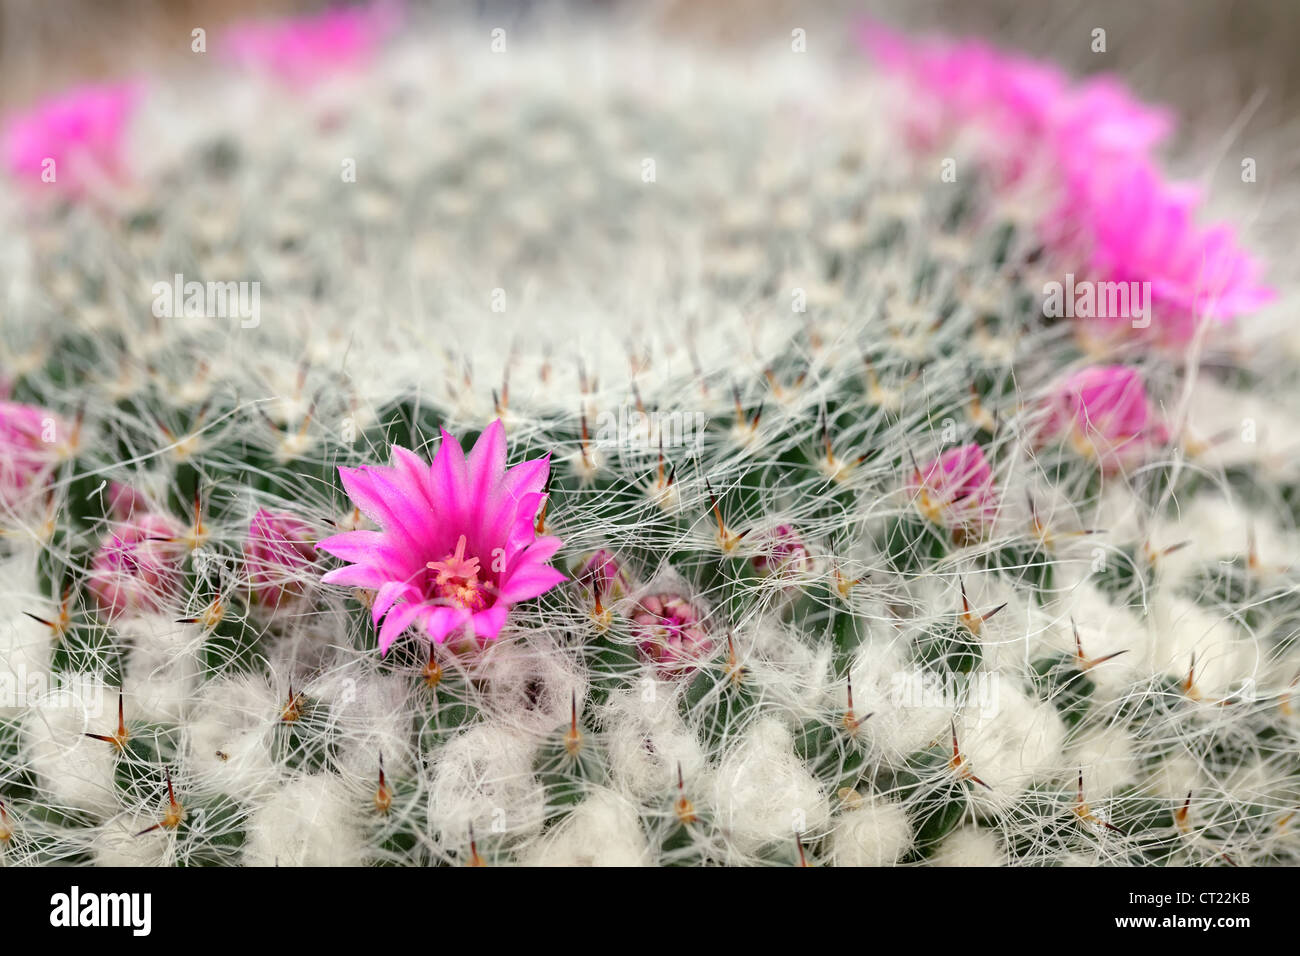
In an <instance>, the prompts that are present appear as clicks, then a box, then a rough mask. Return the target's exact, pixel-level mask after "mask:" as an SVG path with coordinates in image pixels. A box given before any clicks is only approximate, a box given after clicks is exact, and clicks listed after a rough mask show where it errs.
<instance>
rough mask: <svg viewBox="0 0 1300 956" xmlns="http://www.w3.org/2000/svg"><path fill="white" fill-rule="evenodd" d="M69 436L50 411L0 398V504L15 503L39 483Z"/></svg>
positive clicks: (70, 435) (64, 424) (65, 445)
mask: <svg viewBox="0 0 1300 956" xmlns="http://www.w3.org/2000/svg"><path fill="white" fill-rule="evenodd" d="M72 439H73V435H72V432H71V430H70V429H69V427H68V425H67V424H66V423H64V421H63V420H62V419H61V418H60V417H59V416H57V415H55V414H54V413H53V412H51V411H48V410H46V409H44V408H40V407H38V406H36V405H24V404H23V403H21V402H0V507H7V508H12V507H15V506H16V505H17V504H18V503H19V502H20V501H22V500H24V499H25V498H27V497H28V496H29V495H30V494H31V493H32V492H33V491H34V490H35V489H39V488H41V487H43V486H44V485H45V482H46V480H47V479H48V478H49V477H50V475H51V474H52V473H53V472H54V468H55V466H56V465H57V464H58V461H59V459H60V458H61V457H62V455H63V453H64V451H65V450H66V448H67V447H68V443H69V442H71V441H72Z"/></svg>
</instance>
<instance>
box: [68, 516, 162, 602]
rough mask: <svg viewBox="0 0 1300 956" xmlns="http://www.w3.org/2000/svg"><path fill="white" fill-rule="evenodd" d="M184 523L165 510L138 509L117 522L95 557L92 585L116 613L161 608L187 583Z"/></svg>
mask: <svg viewBox="0 0 1300 956" xmlns="http://www.w3.org/2000/svg"><path fill="white" fill-rule="evenodd" d="M182 531H183V529H182V528H181V526H180V524H179V523H178V522H177V521H175V520H174V519H172V518H170V517H168V516H166V515H160V514H137V515H136V516H135V517H134V518H132V519H131V520H130V521H124V522H120V523H118V524H116V525H115V526H114V527H113V530H112V531H110V532H109V533H108V534H107V535H106V536H105V537H104V539H103V540H102V541H101V542H100V545H99V550H98V551H96V552H95V555H94V557H93V558H91V562H90V579H89V582H88V584H87V587H88V588H89V590H90V593H91V595H92V596H93V597H94V598H95V601H96V603H97V604H98V605H99V608H100V610H101V611H103V612H104V614H106V615H107V616H108V617H109V618H110V619H112V618H117V617H120V616H122V615H124V614H139V613H141V612H149V611H160V610H162V608H163V607H164V606H165V605H166V604H167V602H168V601H169V600H170V598H171V597H172V596H173V595H174V594H175V593H176V591H177V590H178V589H179V587H180V583H181V562H182V561H183V560H184V554H185V545H184V543H183V542H182V541H181V540H180V536H181V534H182Z"/></svg>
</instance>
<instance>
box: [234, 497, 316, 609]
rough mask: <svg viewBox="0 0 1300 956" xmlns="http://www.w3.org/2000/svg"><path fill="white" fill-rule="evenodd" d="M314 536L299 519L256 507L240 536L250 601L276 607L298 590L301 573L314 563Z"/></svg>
mask: <svg viewBox="0 0 1300 956" xmlns="http://www.w3.org/2000/svg"><path fill="white" fill-rule="evenodd" d="M315 537H316V536H315V535H314V534H313V533H312V530H311V526H310V525H308V524H307V522H305V521H303V520H302V519H300V518H297V517H294V516H293V515H291V514H287V513H285V512H283V511H267V510H266V509H265V508H259V509H257V513H256V514H254V515H253V517H252V520H251V521H249V523H248V535H247V537H246V538H245V539H244V568H245V570H246V571H247V572H248V583H249V587H250V589H251V591H252V594H253V598H254V600H256V601H257V602H258V603H259V604H262V605H264V606H266V607H269V608H278V607H279V606H280V605H281V604H283V603H285V602H286V601H288V600H290V599H291V598H293V597H295V596H297V595H299V594H301V593H302V590H303V580H302V578H303V575H304V573H305V572H306V571H308V570H309V569H310V568H311V566H312V565H313V564H314V563H315V562H316V547H315V545H314V544H313V543H312V542H313V541H314V540H315Z"/></svg>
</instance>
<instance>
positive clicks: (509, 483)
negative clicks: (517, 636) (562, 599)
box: [317, 420, 564, 653]
mask: <svg viewBox="0 0 1300 956" xmlns="http://www.w3.org/2000/svg"><path fill="white" fill-rule="evenodd" d="M392 458H393V464H392V466H391V467H387V468H385V467H373V466H363V467H361V468H340V469H339V476H340V477H341V478H342V480H343V487H344V488H345V489H347V492H348V494H349V495H350V496H351V498H352V501H353V502H354V503H355V504H356V505H357V507H359V508H360V509H361V511H362V513H363V514H365V515H366V517H368V518H369V519H370V520H371V521H373V522H375V523H376V524H377V525H379V527H380V530H379V531H364V530H363V531H348V532H345V533H343V534H337V535H334V536H333V537H330V538H326V539H325V540H324V541H321V542H320V543H319V544H318V545H317V547H318V548H320V550H322V551H325V552H327V553H329V554H332V555H334V556H335V557H338V558H341V559H342V560H344V561H347V562H350V563H349V564H348V566H347V567H343V568H338V569H337V570H334V571H331V572H329V573H328V574H326V575H325V577H324V578H323V580H324V581H325V582H326V583H331V584H344V585H350V586H352V587H359V588H370V589H373V590H374V591H375V592H376V594H375V599H374V603H373V605H372V608H371V613H372V615H373V619H374V622H375V624H376V625H378V624H379V622H380V621H381V620H382V621H383V625H382V627H380V630H379V649H380V651H381V652H382V653H387V652H388V648H389V647H390V646H391V645H392V643H393V641H395V640H396V639H397V638H398V636H399V635H401V634H402V632H403V631H405V630H406V629H407V627H408V626H410V625H413V624H414V625H416V626H418V627H419V628H420V629H421V630H422V631H423V632H424V633H425V634H426V635H427V636H428V638H429V640H430V641H434V642H437V643H442V642H443V641H445V640H447V638H448V637H449V636H450V635H454V634H459V633H472V634H474V635H476V636H477V637H478V638H479V639H480V640H481V641H487V640H493V639H495V638H496V637H497V635H498V634H499V633H500V631H501V628H502V626H504V624H505V622H506V617H507V615H508V614H509V612H510V608H511V606H512V605H513V604H515V603H517V602H519V601H525V600H528V599H529V598H533V597H537V596H538V595H539V594H543V593H545V592H546V591H549V590H550V589H551V588H553V587H555V585H556V584H558V583H559V582H561V581H563V580H564V575H563V574H561V573H560V572H559V571H557V570H556V569H555V568H552V567H550V566H549V565H548V564H547V563H546V562H547V561H548V560H549V559H550V558H551V556H552V555H553V554H554V553H555V551H556V550H557V549H558V548H559V546H560V544H561V542H560V539H559V538H554V537H538V536H537V530H536V525H535V524H534V521H535V518H536V516H537V510H538V508H539V507H540V506H541V503H542V500H543V498H544V497H545V495H544V494H543V491H542V489H543V487H544V486H545V484H546V477H547V474H548V473H549V471H550V456H549V455H548V456H546V457H544V458H535V459H532V460H530V461H525V462H523V463H522V464H519V465H516V466H515V467H514V468H511V469H509V470H507V469H506V439H505V428H504V427H503V426H502V424H501V422H500V421H499V420H498V421H495V422H493V423H492V424H491V425H489V426H488V427H487V429H486V430H484V432H483V434H482V435H480V436H479V439H478V441H477V442H475V444H474V447H473V449H472V450H471V451H470V453H469V456H468V458H467V457H466V455H465V453H464V451H463V450H462V449H461V446H460V442H458V441H457V440H456V439H455V438H454V437H452V436H451V435H449V434H448V433H447V432H446V431H443V433H442V445H441V446H440V447H439V448H438V453H437V455H436V456H435V457H434V459H433V464H432V465H430V464H429V463H427V462H425V461H424V460H423V459H421V458H420V457H419V456H418V455H416V454H414V453H413V452H410V451H408V450H407V449H405V448H400V447H398V446H396V445H394V446H393V448H392Z"/></svg>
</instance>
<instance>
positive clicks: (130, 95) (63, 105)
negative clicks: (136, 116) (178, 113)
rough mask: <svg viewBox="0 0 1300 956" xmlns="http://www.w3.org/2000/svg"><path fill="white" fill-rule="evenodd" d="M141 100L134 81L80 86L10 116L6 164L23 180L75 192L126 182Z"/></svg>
mask: <svg viewBox="0 0 1300 956" xmlns="http://www.w3.org/2000/svg"><path fill="white" fill-rule="evenodd" d="M139 100H140V87H139V85H138V84H135V83H111V84H103V85H99V86H79V87H76V88H74V89H71V90H68V91H67V92H65V93H61V94H59V95H58V96H55V97H53V98H51V99H48V100H44V101H42V102H40V103H37V104H36V105H35V106H33V107H32V108H31V109H29V110H27V111H25V112H22V113H17V114H15V115H13V116H10V117H9V118H8V120H7V121H6V123H5V128H4V143H3V149H4V162H5V165H6V166H7V167H8V169H9V172H10V173H11V174H12V175H13V176H14V177H15V178H17V179H19V180H24V181H26V182H29V183H32V184H34V185H38V186H39V185H42V184H47V183H49V184H57V185H59V186H64V187H66V188H67V189H68V190H70V191H72V192H81V191H82V190H83V189H84V188H85V187H86V186H87V185H88V184H90V183H92V182H95V181H102V180H109V181H112V180H121V179H122V178H124V176H125V172H126V129H127V124H128V123H129V122H130V119H131V116H132V115H133V113H134V112H135V109H136V106H137V104H138V103H139ZM51 161H52V165H51Z"/></svg>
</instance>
